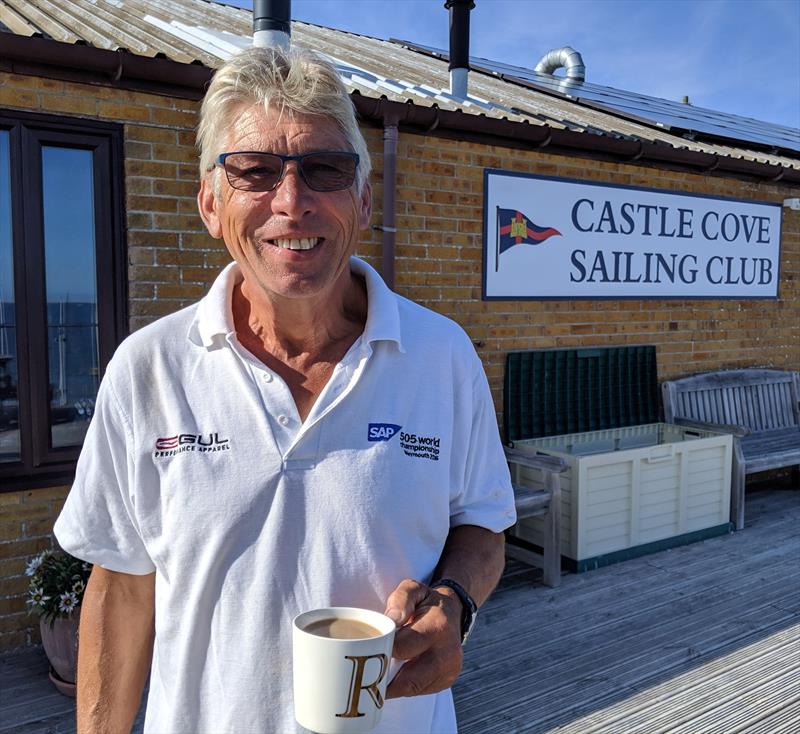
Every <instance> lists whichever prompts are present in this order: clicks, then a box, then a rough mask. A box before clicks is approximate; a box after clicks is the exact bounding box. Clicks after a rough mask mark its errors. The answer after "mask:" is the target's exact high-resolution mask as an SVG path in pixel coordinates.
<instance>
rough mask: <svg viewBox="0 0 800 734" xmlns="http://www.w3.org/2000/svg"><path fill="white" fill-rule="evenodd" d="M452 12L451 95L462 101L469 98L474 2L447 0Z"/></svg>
mask: <svg viewBox="0 0 800 734" xmlns="http://www.w3.org/2000/svg"><path fill="white" fill-rule="evenodd" d="M444 6H445V8H447V9H448V10H449V11H450V64H449V66H448V67H447V68H448V69H449V70H450V94H452V95H453V96H454V97H458V98H460V99H466V97H467V76H468V74H469V11H470V10H472V9H473V8H474V7H475V2H474V0H445V3H444Z"/></svg>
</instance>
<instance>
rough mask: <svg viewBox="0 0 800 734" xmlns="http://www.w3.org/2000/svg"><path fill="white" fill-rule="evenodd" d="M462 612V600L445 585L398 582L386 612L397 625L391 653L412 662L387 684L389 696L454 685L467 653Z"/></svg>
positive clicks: (419, 692) (414, 693)
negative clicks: (431, 587)
mask: <svg viewBox="0 0 800 734" xmlns="http://www.w3.org/2000/svg"><path fill="white" fill-rule="evenodd" d="M462 611H463V610H462V606H461V600H460V599H459V598H458V596H456V594H455V592H454V591H452V590H451V589H448V588H447V587H437V588H435V589H430V588H428V587H427V586H425V585H424V584H421V583H419V582H418V581H413V580H412V579H406V580H405V581H401V582H400V584H399V585H398V587H397V588H396V589H395V590H394V591H393V592H392V593H391V594H390V595H389V599H388V600H387V602H386V612H385V614H386V615H387V616H388V617H391V618H392V619H393V620H394V621H395V623H396V624H398V625H399V628H398V630H397V632H396V633H395V637H394V649H393V653H392V654H393V656H394V657H395V658H398V659H400V660H406V661H408V662H406V663H405V665H403V667H402V668H401V669H400V672H399V673H398V674H397V675H396V676H395V678H394V680H393V681H392V682H391V683H390V684H389V687H388V689H387V690H386V698H398V697H400V696H420V695H422V694H425V693H436V692H438V691H442V690H444V689H445V688H449V687H450V686H452V685H453V683H454V682H455V680H456V678H458V674H459V673H460V672H461V661H462V658H463V653H462V651H461V614H462Z"/></svg>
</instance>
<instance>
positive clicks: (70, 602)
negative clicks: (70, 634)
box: [58, 591, 78, 614]
mask: <svg viewBox="0 0 800 734" xmlns="http://www.w3.org/2000/svg"><path fill="white" fill-rule="evenodd" d="M77 606H78V597H77V595H76V594H75V593H74V592H72V591H69V592H67V593H66V594H61V595H60V596H59V602H58V610H59V611H61V612H64V613H65V614H69V613H70V612H72V611H74V609H75V607H77Z"/></svg>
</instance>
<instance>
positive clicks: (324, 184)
mask: <svg viewBox="0 0 800 734" xmlns="http://www.w3.org/2000/svg"><path fill="white" fill-rule="evenodd" d="M356 165H357V162H356V157H355V156H354V155H352V154H350V153H311V154H309V155H306V156H304V157H303V161H302V168H303V176H304V177H305V180H306V183H307V184H308V185H309V186H310V187H311V188H312V189H314V190H315V191H340V190H342V189H349V188H350V187H351V186H352V185H353V181H354V180H355V177H356Z"/></svg>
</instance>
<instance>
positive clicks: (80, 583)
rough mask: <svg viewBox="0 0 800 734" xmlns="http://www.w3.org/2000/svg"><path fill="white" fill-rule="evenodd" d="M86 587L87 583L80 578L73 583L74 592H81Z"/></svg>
mask: <svg viewBox="0 0 800 734" xmlns="http://www.w3.org/2000/svg"><path fill="white" fill-rule="evenodd" d="M85 588H86V584H84V583H83V581H81V580H80V579H78V580H77V581H76V582H75V583H74V584H72V593H73V594H76V595H77V594H80V593H81V592H82V591H83V590H84V589H85Z"/></svg>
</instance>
